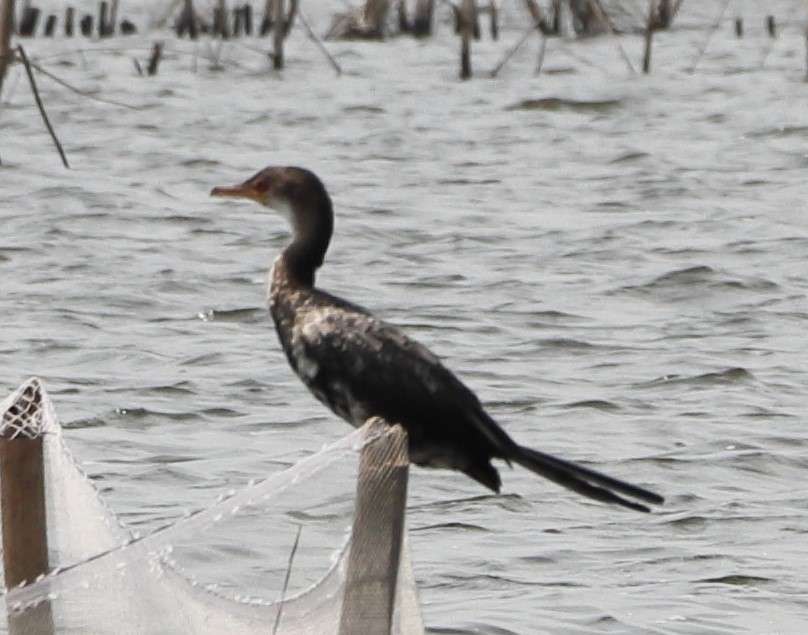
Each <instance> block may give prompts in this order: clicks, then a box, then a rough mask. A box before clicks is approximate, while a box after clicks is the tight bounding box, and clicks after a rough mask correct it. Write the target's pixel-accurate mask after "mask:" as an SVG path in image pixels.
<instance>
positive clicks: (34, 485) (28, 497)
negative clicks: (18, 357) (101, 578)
mask: <svg viewBox="0 0 808 635" xmlns="http://www.w3.org/2000/svg"><path fill="white" fill-rule="evenodd" d="M22 400H24V401H25V405H24V406H23V408H24V409H26V410H29V411H30V409H31V408H33V409H35V410H34V411H38V410H39V409H40V407H41V396H40V393H39V390H38V387H36V386H33V385H29V386H28V388H26V390H25V392H24V393H23V396H22V397H21V401H22ZM15 405H16V404H15ZM12 408H14V406H12ZM4 414H5V413H4ZM40 416H41V415H40ZM13 433H14V430H12V429H11V428H9V429H8V436H4V437H0V515H1V516H2V526H3V571H4V574H5V585H6V588H7V589H11V588H13V587H15V586H17V585H20V584H24V583H30V582H33V581H34V580H36V579H37V578H38V577H39V576H41V575H44V574H46V573H47V572H48V570H49V565H48V531H47V518H46V511H45V510H46V505H45V470H44V463H43V452H42V439H43V437H42V436H39V437H36V438H33V439H31V438H28V437H27V436H25V435H24V434H20V435H18V436H16V437H13V436H12V435H13ZM7 608H8V609H11V607H7ZM8 617H9V619H8V623H9V633H11V635H17V634H19V635H22V634H23V633H37V634H40V633H41V634H43V635H47V634H51V633H53V617H52V614H51V607H50V603H48V602H43V603H41V604H39V605H38V606H36V607H34V608H32V609H28V610H26V611H24V612H20V613H16V612H12V611H10V610H9V616H8Z"/></svg>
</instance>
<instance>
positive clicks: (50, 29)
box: [45, 14, 56, 37]
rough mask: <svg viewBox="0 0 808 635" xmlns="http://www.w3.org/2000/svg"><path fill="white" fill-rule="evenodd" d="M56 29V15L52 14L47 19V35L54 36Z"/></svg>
mask: <svg viewBox="0 0 808 635" xmlns="http://www.w3.org/2000/svg"><path fill="white" fill-rule="evenodd" d="M54 31H56V16H55V15H53V14H51V15H49V16H48V19H47V20H45V37H53V33H54Z"/></svg>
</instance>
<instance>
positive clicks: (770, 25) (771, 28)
mask: <svg viewBox="0 0 808 635" xmlns="http://www.w3.org/2000/svg"><path fill="white" fill-rule="evenodd" d="M766 31H768V32H769V37H777V26H776V25H775V24H774V16H773V15H767V16H766Z"/></svg>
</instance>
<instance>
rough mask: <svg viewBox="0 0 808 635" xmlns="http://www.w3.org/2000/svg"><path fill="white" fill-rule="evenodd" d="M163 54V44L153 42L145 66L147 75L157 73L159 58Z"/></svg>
mask: <svg viewBox="0 0 808 635" xmlns="http://www.w3.org/2000/svg"><path fill="white" fill-rule="evenodd" d="M162 56H163V44H162V43H161V42H155V43H154V46H152V53H151V57H150V58H149V65H148V67H147V68H146V72H147V73H148V74H149V75H157V69H158V67H159V66H160V59H161V58H162Z"/></svg>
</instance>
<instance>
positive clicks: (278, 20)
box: [272, 0, 286, 71]
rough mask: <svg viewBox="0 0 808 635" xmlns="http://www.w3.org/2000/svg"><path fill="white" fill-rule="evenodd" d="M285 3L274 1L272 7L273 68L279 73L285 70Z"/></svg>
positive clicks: (280, 0)
mask: <svg viewBox="0 0 808 635" xmlns="http://www.w3.org/2000/svg"><path fill="white" fill-rule="evenodd" d="M283 5H284V1H283V0H273V6H272V68H274V69H275V70H276V71H279V70H281V69H282V68H283V40H284V38H285V37H286V29H285V28H284V24H283V23H284V13H285V11H284V8H283Z"/></svg>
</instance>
